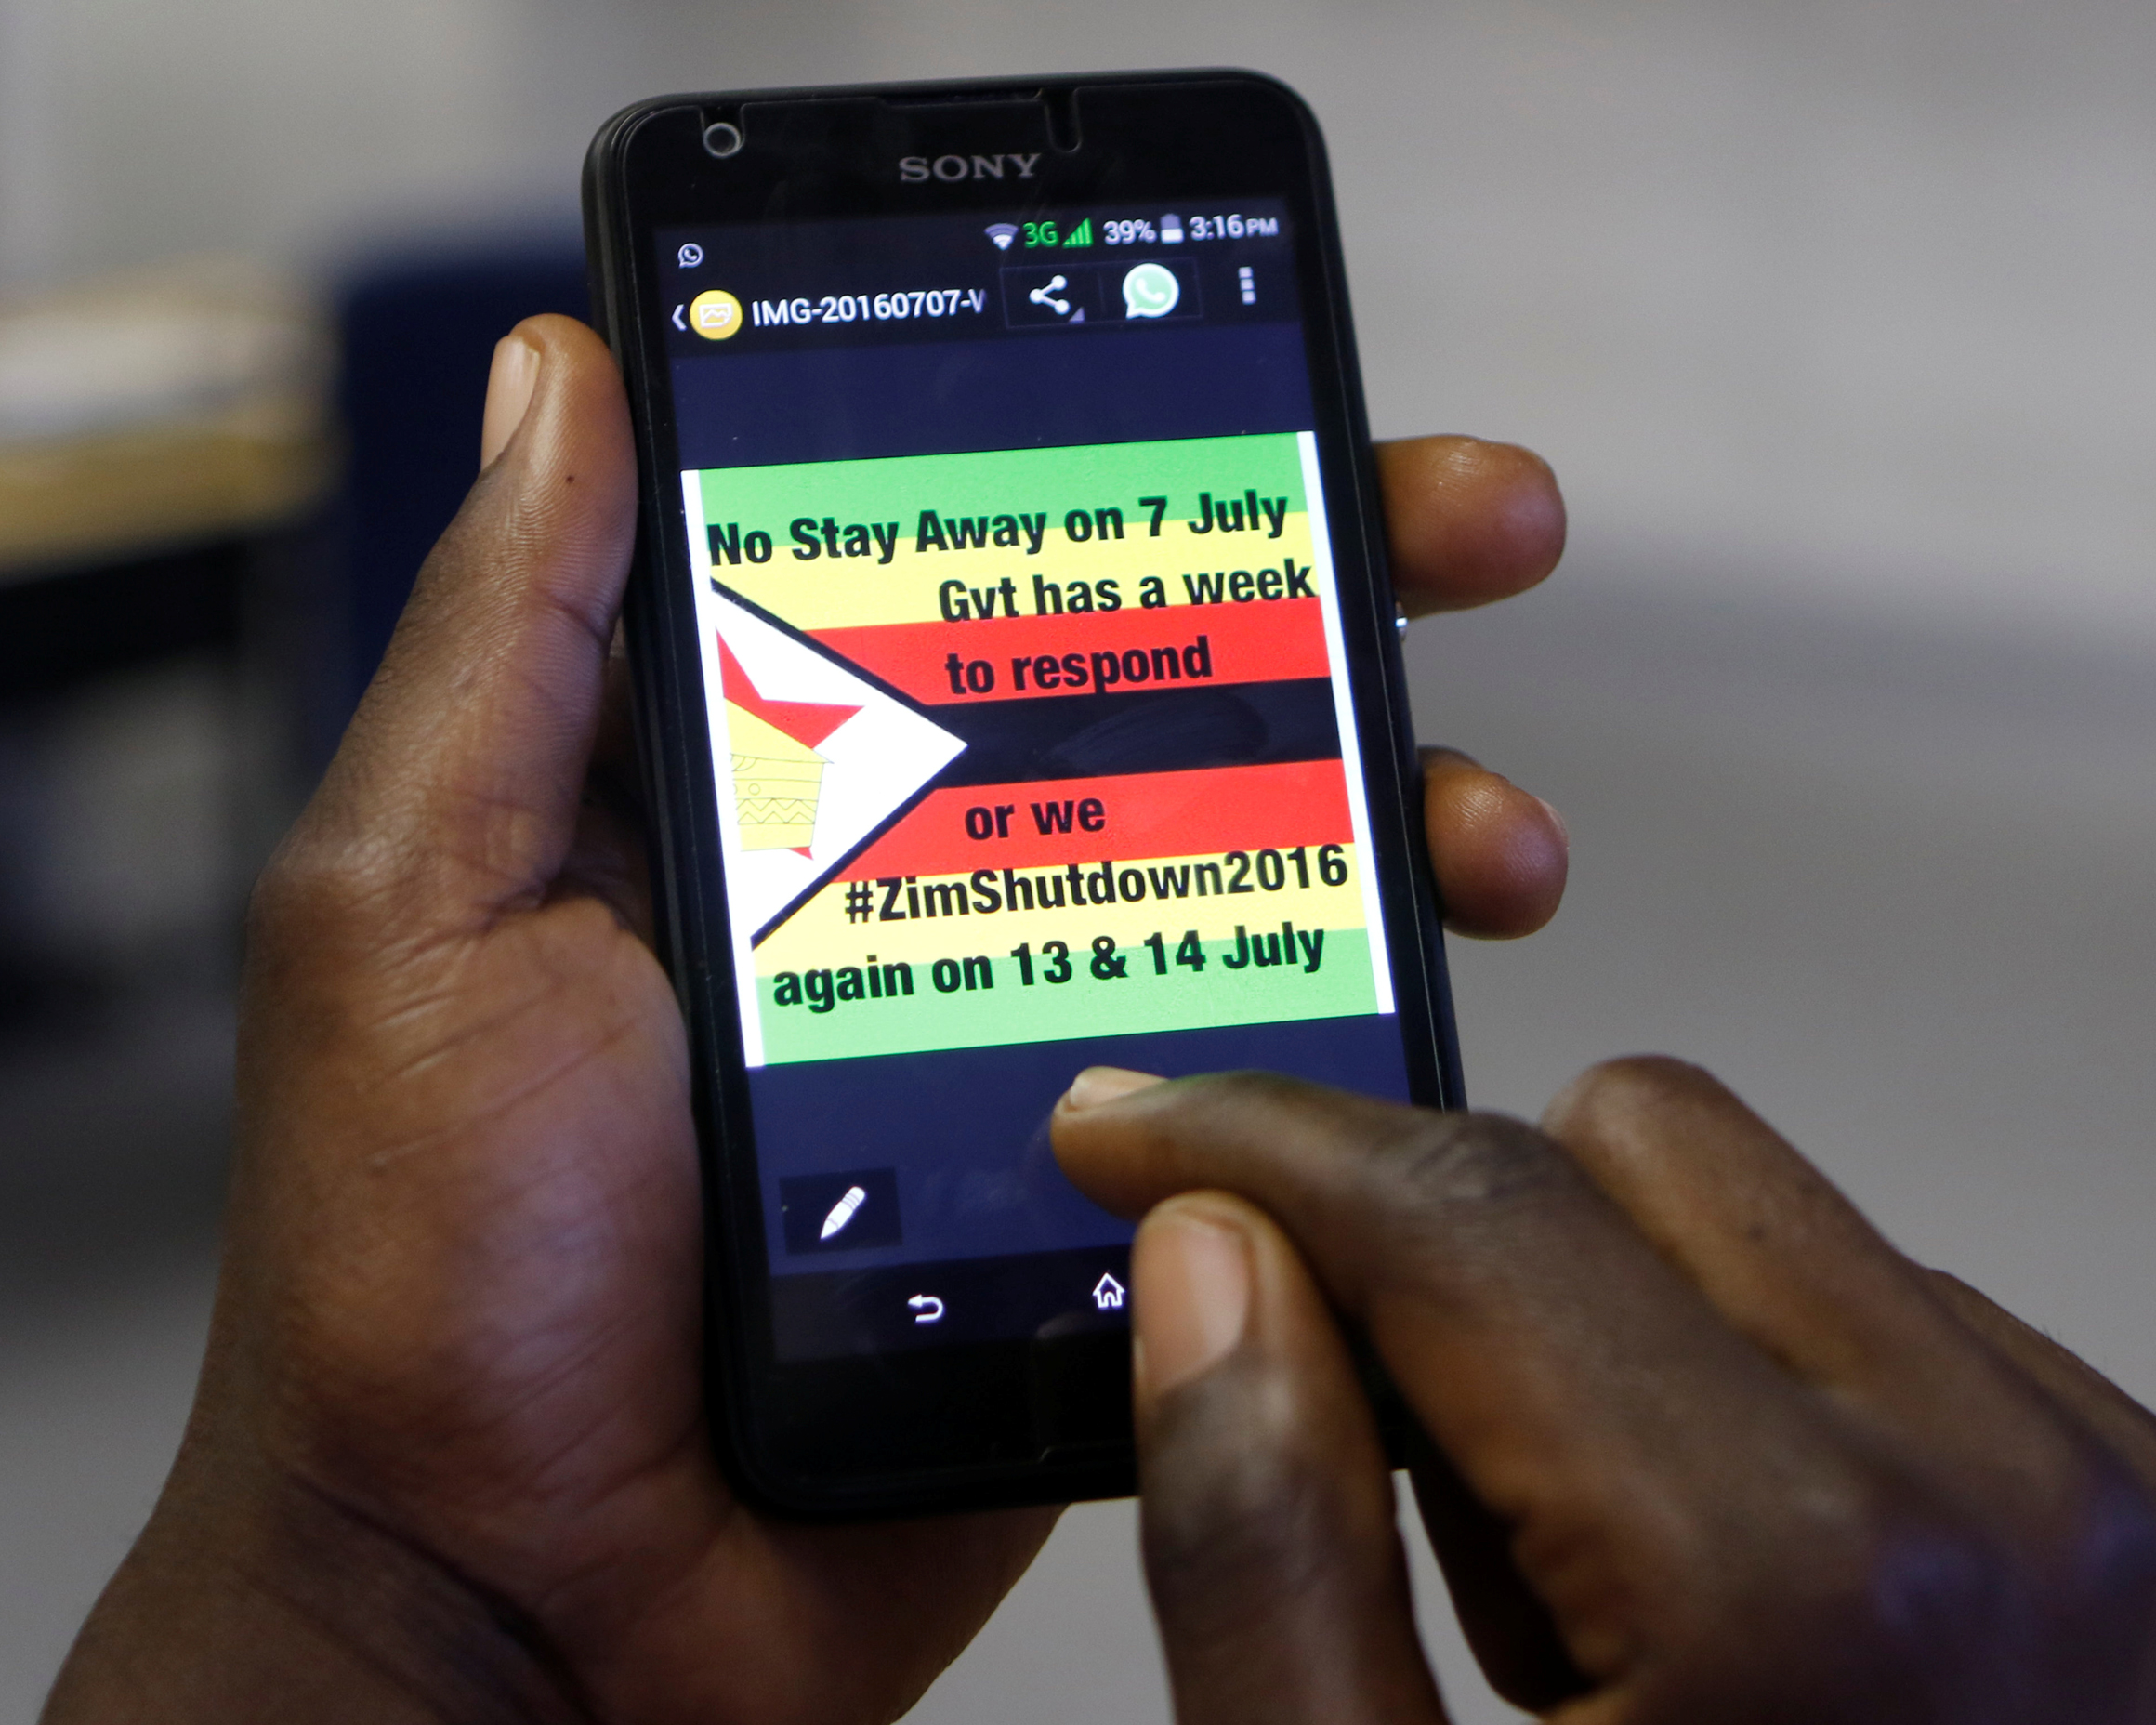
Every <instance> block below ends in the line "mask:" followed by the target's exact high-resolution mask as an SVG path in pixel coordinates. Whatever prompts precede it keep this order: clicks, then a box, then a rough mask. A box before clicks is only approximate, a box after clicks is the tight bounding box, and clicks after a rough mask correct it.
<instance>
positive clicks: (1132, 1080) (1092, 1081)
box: [1057, 1066, 1167, 1113]
mask: <svg viewBox="0 0 2156 1725" xmlns="http://www.w3.org/2000/svg"><path fill="white" fill-rule="evenodd" d="M1166 1082H1167V1080H1166V1079H1164V1078H1161V1077H1158V1076H1156V1075H1155V1074H1153V1073H1134V1072H1131V1071H1129V1070H1128V1069H1127V1068H1124V1067H1121V1066H1088V1067H1087V1068H1086V1069H1085V1071H1084V1072H1082V1073H1079V1074H1078V1075H1077V1077H1075V1078H1073V1079H1071V1087H1070V1088H1069V1089H1068V1090H1066V1091H1064V1092H1063V1099H1062V1100H1061V1101H1060V1102H1059V1103H1058V1104H1057V1106H1058V1108H1060V1109H1061V1110H1062V1111H1063V1112H1064V1113H1082V1112H1083V1111H1085V1109H1088V1108H1098V1107H1101V1106H1102V1105H1103V1104H1105V1103H1108V1102H1112V1101H1115V1100H1118V1099H1120V1098H1122V1097H1125V1096H1129V1095H1130V1094H1131V1093H1132V1092H1134V1091H1137V1090H1146V1089H1150V1088H1151V1087H1152V1086H1154V1085H1156V1084H1165V1083H1166Z"/></svg>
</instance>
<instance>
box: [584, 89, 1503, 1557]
mask: <svg viewBox="0 0 2156 1725" xmlns="http://www.w3.org/2000/svg"><path fill="white" fill-rule="evenodd" d="M722 120H723V121H725V122H727V123H728V124H730V125H736V126H738V127H740V128H741V130H742V133H743V142H742V145H741V148H740V149H739V150H738V151H735V152H734V153H732V154H730V155H729V156H727V157H726V158H724V159H719V158H715V157H713V156H711V155H710V154H709V153H708V152H706V151H704V149H703V142H702V139H703V131H704V128H705V127H706V126H708V125H711V124H713V123H715V122H716V121H722ZM1014 147H1015V148H1019V149H1023V150H1028V151H1031V150H1035V149H1038V150H1039V151H1040V152H1041V162H1040V164H1039V165H1038V169H1037V173H1036V178H1034V179H1032V180H1031V181H1027V182H1020V183H1018V184H1014V183H1013V182H1011V181H1009V180H1007V179H1006V180H997V181H987V182H981V181H975V180H966V181H959V182H955V183H953V182H947V181H943V180H939V179H934V178H931V179H929V180H928V181H927V182H925V183H905V182H901V181H900V180H899V178H898V176H897V164H898V161H899V159H900V158H901V156H905V155H917V154H929V155H931V156H932V155H934V154H937V153H943V152H946V151H948V152H953V153H959V154H962V155H967V156H970V155H971V154H972V153H974V152H975V151H990V150H996V151H1008V150H1010V149H1013V148H1014ZM1021 185H1022V187H1023V190H1022V191H1021V189H1020V188H1021ZM1255 196H1266V197H1273V198H1279V199H1282V200H1284V201H1285V202H1286V204H1287V205H1288V208H1289V210H1290V213H1291V216H1292V217H1293V226H1294V230H1295V248H1294V257H1295V273H1296V278H1297V285H1298V289H1299V292H1300V297H1301V304H1302V308H1303V329H1304V333H1305V341H1306V347H1307V351H1308V361H1309V366H1308V369H1309V375H1310V385H1311V394H1312V399H1313V403H1314V406H1315V408H1316V430H1317V440H1316V441H1317V446H1318V459H1319V465H1320V471H1321V478H1322V481H1323V484H1324V488H1325V494H1326V502H1327V524H1328V528H1329V531H1330V533H1331V534H1332V540H1333V555H1334V569H1335V572H1336V574H1337V577H1338V583H1339V592H1340V599H1341V603H1340V611H1341V623H1342V632H1343V636H1344V638H1345V642H1346V646H1347V658H1348V664H1349V676H1350V678H1351V679H1352V681H1353V683H1354V686H1355V689H1356V691H1357V703H1356V705H1357V712H1358V715H1359V732H1360V739H1359V740H1360V743H1361V754H1362V758H1363V762H1364V772H1365V777H1366V779H1367V781H1368V790H1369V805H1370V818H1371V834H1372V841H1373V846H1374V849H1375V851H1376V853H1377V854H1376V863H1377V870H1376V872H1377V876H1378V881H1379V894H1380V899H1381V902H1382V905H1383V909H1384V914H1385V917H1386V926H1387V937H1388V938H1387V946H1388V955H1389V957H1390V959H1391V962H1392V968H1393V974H1394V979H1395V995H1396V1005H1397V1009H1398V1012H1399V1019H1400V1034H1401V1044H1402V1049H1403V1053H1404V1055H1405V1057H1406V1060H1407V1065H1408V1069H1409V1076H1410V1086H1411V1091H1412V1093H1413V1095H1414V1097H1415V1098H1416V1100H1421V1101H1426V1102H1428V1103H1431V1104H1435V1105H1439V1106H1444V1107H1457V1106H1460V1105H1461V1103H1462V1100H1463V1099H1462V1095H1461V1086H1460V1079H1459V1064H1458V1051H1457V1044H1456V1040H1455V1037H1454V1033H1453V1017H1452V1010H1451V1003H1450V999H1449V994H1448V989H1447V981H1446V972H1445V962H1444V953H1443V947H1442V937H1441V932H1440V913H1439V908H1438V905H1437V903H1436V902H1435V898H1434V895H1433V892H1432V890H1431V888H1430V886H1429V882H1430V878H1431V877H1430V873H1429V868H1428V858H1427V855H1426V841H1425V838H1424V829H1423V823H1422V818H1421V808H1420V798H1419V792H1418V788H1417V787H1418V784H1419V769H1418V766H1417V762H1416V757H1415V752H1414V744H1413V731H1412V726H1411V723H1410V719H1409V716H1408V705H1407V696H1406V681H1405V676H1404V672H1403V670H1402V666H1401V664H1400V652H1399V639H1398V632H1397V630H1396V628H1395V626H1394V624H1395V615H1396V613H1395V611H1394V608H1393V604H1392V599H1391V585H1390V580H1389V576H1388V573H1387V562H1386V554H1385V535H1384V522H1383V516H1382V513H1381V509H1380V506H1379V498H1378V491H1377V481H1376V472H1375V467H1374V458H1373V456H1372V454H1371V448H1370V439H1369V432H1368V428H1367V424H1366V420H1365V416H1364V412H1363V404H1362V398H1361V380H1360V375H1359V373H1358V370H1357V365H1356V356H1355V347H1354V335H1353V329H1352V326H1351V323H1350V320H1349V314H1348V307H1347V284H1346V278H1345V270H1344V267H1343V260H1342V257H1341V253H1340V247H1339V241H1338V234H1337V225H1336V220H1335V217H1334V207H1333V201H1332V194H1331V188H1330V184H1329V181H1328V177H1327V171H1326V165H1325V154H1324V146H1323V141H1322V138H1321V136H1320V134H1319V131H1318V127H1317V124H1316V121H1315V119H1314V117H1313V116H1312V115H1311V113H1310V112H1309V110H1308V107H1307V106H1306V105H1305V104H1304V102H1303V101H1302V99H1300V98H1299V97H1298V96H1296V95H1295V93H1294V92H1293V91H1292V90H1290V89H1288V88H1287V87H1286V86H1284V85H1282V84H1280V83H1278V82H1277V81H1275V80H1273V79H1270V78H1267V77H1264V76H1262V75H1259V74H1255V73H1250V72H1229V71H1222V72H1147V73H1102V74H1085V75H1078V76H1069V77H1055V78H1025V79H998V80H987V81H968V82H951V83H933V84H912V85H887V86H851V87H847V88H835V89H790V90H769V91H737V92H724V93H716V94H710V95H687V96H676V97H664V98H659V99H654V100H651V101H648V102H641V103H638V104H637V105H636V106H634V107H632V108H629V109H626V110H624V112H621V113H620V114H617V115H616V116H614V118H613V119H612V120H611V121H610V122H608V124H607V125H606V126H604V127H603V128H602V129H601V130H600V132H599V134H598V137H597V138H595V140H594V142H593V145H592V148H591V152H590V155H589V158H588V160H587V163H586V168H585V218H586V219H585V230H586V237H587V244H588V246H589V251H590V259H591V271H592V301H593V305H594V307H595V309H596V310H597V312H598V316H599V318H600V320H601V323H602V324H603V326H604V333H605V334H606V336H607V338H608V340H609V342H610V343H611V346H612V348H613V350H614V353H615V355H616V357H617V359H618V360H619V361H620V362H621V365H622V370H623V375H624V380H625V382H626V384H627V387H628V392H629V398H630V403H631V409H632V416H633V421H634V425H635V430H636V437H637V445H638V485H639V504H640V514H639V520H640V532H639V535H638V552H637V566H636V568H635V570H634V571H633V572H632V576H631V582H630V588H629V598H628V602H627V608H626V635H627V641H628V649H629V653H630V658H631V666H632V675H633V680H634V684H635V689H636V718H637V730H638V742H639V753H640V758H641V760H642V763H643V768H644V774H645V781H646V792H647V797H648V802H649V807H650V811H651V824H652V832H651V838H652V842H653V846H654V851H653V864H654V866H653V886H654V898H655V912H656V920H657V924H658V929H659V938H660V945H661V950H662V953H663V954H664V956H665V958H666V960H667V962H668V966H669V968H670V970H671V972H672V974H673V977H674V981H675V985H676V988H677V993H678V994H679V997H680V1000H681V1005H682V1009H683V1012H684V1014H685V1017H686V1019H687V1021H688V1024H689V1028H690V1039H691V1051H692V1056H693V1060H692V1066H693V1082H694V1096H695V1106H696V1113H697V1126H698V1133H699V1139H700V1142H701V1144H702V1146H703V1166H704V1193H705V1205H704V1207H705V1222H706V1241H707V1247H706V1258H707V1271H706V1278H705V1282H706V1291H707V1299H706V1310H705V1326H706V1338H707V1340H706V1347H707V1351H708V1354H709V1357H710V1362H711V1367H712V1376H713V1379H714V1382H713V1386H712V1394H711V1397H710V1401H711V1403H712V1423H713V1428H714V1431H715V1435H716V1437H717V1438H718V1440H719V1442H718V1447H719V1450H720V1453H721V1455H722V1458H723V1459H724V1461H725V1463H726V1466H727V1468H728V1471H729V1473H730V1477H731V1479H732V1481H733V1482H734V1484H735V1485H736V1487H737V1488H738V1489H739V1490H741V1491H742V1492H743V1494H744V1495H747V1496H748V1497H750V1498H751V1499H752V1500H754V1501H756V1502H758V1503H760V1504H763V1505H765V1506H768V1507H770V1508H777V1509H780V1510H782V1511H784V1512H787V1513H791V1514H795V1515H810V1516H839V1517H859V1516H863V1515H873V1514H899V1513H913V1512H918V1511H922V1510H933V1509H956V1508H986V1507H992V1506H995V1505H1007V1504H1019V1503H1033V1502H1057V1501H1070V1500H1075V1499H1081V1498H1087V1497H1100V1496H1112V1495H1124V1494H1126V1493H1128V1492H1129V1491H1131V1490H1132V1489H1134V1486H1135V1467H1134V1460H1133V1455H1132V1451H1131V1446H1130V1442H1129V1437H1128V1417H1127V1409H1128V1341H1127V1337H1124V1336H1121V1335H1112V1336H1105V1337H1103V1336H1098V1335H1096V1336H1090V1337H1071V1338H1065V1339H1063V1340H1060V1341H1055V1342H1040V1341H1012V1342H997V1343H986V1344H973V1345H968V1346H952V1347H945V1348H936V1349H924V1350H913V1351H907V1352H902V1353H891V1354H882V1355H864V1356H857V1357H853V1358H848V1359H843V1360H835V1361H816V1362H809V1363H782V1362H780V1361H778V1360H777V1359H776V1358H775V1357H774V1356H773V1353H772V1349H771V1345H770V1324H769V1285H768V1284H769V1263H768V1261H767V1257H766V1245H765V1239H764V1231H763V1220H762V1210H761V1204H760V1196H759V1190H760V1189H759V1177H758V1173H757V1168H756V1153H755V1147H754V1142H753V1135H752V1132H751V1130H750V1129H749V1125H748V1123H749V1122H750V1119H751V1116H750V1112H749V1105H748V1090H747V1083H746V1073H745V1070H744V1068H743V1064H742V1060H741V1054H740V1043H739V1031H738V1024H737V1022H736V1014H737V1010H738V1008H737V1005H736V1001H737V996H736V994H735V992H734V987H733V979H732V975H731V946H730V942H729V940H728V939H727V938H726V935H725V922H724V917H725V910H724V904H723V897H722V892H723V889H722V887H721V885H720V881H719V865H718V858H717V850H716V842H714V840H713V839H712V838H711V837H710V835H715V834H716V793H715V790H714V787H713V779H712V769H711V759H710V747H709V738H708V736H707V735H706V728H705V726H704V724H703V719H702V713H703V697H702V692H701V674H702V673H701V657H700V652H699V649H698V645H697V639H696V627H695V615H694V611H693V596H692V592H691V588H690V580H691V573H690V569H689V567H688V563H687V556H686V546H685V539H684V532H685V528H684V523H683V521H682V507H683V506H682V499H681V493H680V488H679V485H678V482H677V468H676V465H675V459H674V454H673V451H674V449H675V447H676V440H675V428H674V424H673V417H672V408H671V390H670V385H669V379H668V353H667V344H666V341H665V339H664V333H663V331H662V330H661V328H660V327H659V326H658V322H657V320H658V319H659V317H660V316H661V315H662V314H661V312H660V309H659V308H658V306H657V304H656V301H655V300H654V298H653V296H652V294H651V287H652V286H653V282H652V275H653V264H652V255H651V236H652V234H653V233H654V231H655V230H660V229H664V228H671V227H681V226H694V225H703V224H716V223H721V222H729V221H760V220H785V219H802V220H809V219H830V218H836V217H849V216H864V217H874V216H894V215H898V216H903V215H912V214H933V213H948V212H951V211H953V210H958V211H964V210H968V209H993V210H994V211H995V212H997V213H999V214H1006V215H1007V214H1010V213H1012V212H1013V211H1014V209H1030V208H1035V207H1038V208H1041V209H1044V210H1045V209H1049V208H1060V207H1064V206H1068V205H1071V204H1109V203H1132V202H1138V201H1146V202H1161V203H1162V204H1163V206H1166V205H1168V204H1189V203H1190V201H1191V200H1193V199H1200V200H1208V201H1209V200H1228V199H1234V198H1238V197H1255ZM1358 572H1362V573H1358ZM690 691H695V692H694V695H693V698H690ZM867 1407H874V1408H876V1409H877V1410H878V1415H879V1417H878V1419H877V1421H876V1422H875V1430H874V1435H870V1434H868V1433H866V1432H865V1431H863V1430H862V1428H863V1426H864V1425H865V1424H866V1423H867V1422H864V1421H862V1420H861V1417H860V1412H861V1409H863V1408H867ZM1044 1409H1050V1410H1057V1411H1055V1412H1053V1413H1044ZM1044 1429H1046V1430H1048V1431H1049V1432H1051V1433H1052V1434H1057V1433H1059V1434H1061V1437H1060V1439H1059V1441H1054V1442H1049V1441H1047V1440H1045V1439H1044V1437H1043V1435H1042V1433H1043V1431H1044Z"/></svg>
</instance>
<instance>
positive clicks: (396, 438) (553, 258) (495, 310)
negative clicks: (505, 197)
mask: <svg viewBox="0 0 2156 1725" xmlns="http://www.w3.org/2000/svg"><path fill="white" fill-rule="evenodd" d="M542 311H559V312H565V313H567V314H568V315H569V316H571V317H574V318H583V319H585V320H586V321H588V320H589V317H590V299H589V296H587V294H586V293H585V275H584V251H583V248H582V246H581V245H580V244H578V243H577V242H575V241H574V240H573V239H568V238H563V239H546V240H521V241H515V242H506V243H502V244H495V245H493V246H489V247H480V246H466V247H461V248H458V249H455V250H449V249H440V250H435V251H430V252H424V253H417V252H407V253H404V254H401V255H397V256H393V257H383V258H378V259H375V260H374V261H371V262H368V263H363V264H362V265H360V266H359V267H357V268H355V269H354V270H351V271H350V272H349V273H348V276H347V278H346V288H345V292H344V295H343V296H342V299H341V302H340V305H339V309H338V327H339V330H340V333H341V336H342V345H343V357H344V367H343V382H342V385H341V387H340V391H339V406H340V407H341V409H342V412H343V415H344V423H345V428H346V434H347V436H348V438H349V440H350V445H349V454H348V469H347V475H346V497H345V509H344V515H345V522H346V534H347V554H348V564H347V568H348V594H349V609H348V617H347V619H346V628H345V630H344V631H343V632H344V635H345V638H346V640H347V642H348V659H347V664H346V670H347V673H348V684H347V687H346V689H345V691H344V695H345V699H344V703H343V707H342V709H341V710H342V712H343V713H344V714H346V715H348V714H349V712H350V710H351V708H352V706H353V705H354V704H356V703H357V702H358V700H359V697H360V692H361V691H362V690H363V689H364V688H365V687H366V684H367V679H368V678H371V677H372V676H373V675H374V674H375V666H376V665H379V664H380V663H381V658H382V650H383V649H384V648H385V647H387V646H388V641H389V634H390V631H391V630H392V629H393V628H395V627H396V624H397V617H398V614H399V612H401V611H402V610H403V608H404V601H405V599H407V598H408V597H409V596H410V595H411V592H412V582H413V578H414V576H415V575H416V574H417V573H419V565H420V564H421V563H422V562H424V561H425V560H426V558H427V552H428V551H429V550H430V549H432V547H433V545H434V542H435V540H436V539H438V538H439V537H440V534H441V530H442V529H443V528H445V527H447V526H448V525H449V522H450V518H451V517H453V516H454V515H455V513H456V511H457V506H458V505H459V504H461V503H462V502H463V501H464V495H465V493H466V491H467V490H468V489H469V488H470V485H471V482H472V476H473V473H474V471H475V468H476V466H477V463H478V459H479V439H480V403H481V402H482V400H483V399H484V397H485V393H486V383H487V368H488V365H489V363H490V362H492V360H493V350H494V344H495V343H496V342H497V341H499V340H500V339H501V338H502V337H503V336H506V335H507V334H508V333H509V331H510V329H511V328H512V327H514V326H515V324H516V323H518V321H519V319H522V318H527V317H532V316H534V315H536V314H537V313H539V312H542ZM339 728H341V721H340V726H339Z"/></svg>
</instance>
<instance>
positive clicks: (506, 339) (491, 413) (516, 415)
mask: <svg viewBox="0 0 2156 1725" xmlns="http://www.w3.org/2000/svg"><path fill="white" fill-rule="evenodd" d="M540 363H541V355H540V351H539V349H538V348H537V347H536V346H534V345H533V344H532V342H531V341H530V340H529V339H527V338H526V337H525V336H524V335H523V334H522V332H521V331H520V330H518V331H512V332H511V333H510V334H508V335H506V336H503V337H502V338H501V340H499V341H497V342H496V343H495V344H494V358H493V364H492V365H491V366H490V367H489V368H488V371H487V400H486V406H485V407H484V408H483V409H482V410H481V412H480V472H482V473H483V472H485V471H486V470H487V469H488V468H489V467H493V465H494V463H495V462H496V461H498V460H500V459H501V455H502V452H503V451H504V450H505V449H506V448H507V447H508V446H509V440H510V439H511V438H513V437H514V436H516V434H517V428H518V427H519V426H520V425H522V424H523V423H524V416H525V415H526V414H527V413H528V412H530V410H531V406H532V393H533V391H534V390H536V389H537V388H538V386H539V367H540Z"/></svg>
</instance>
